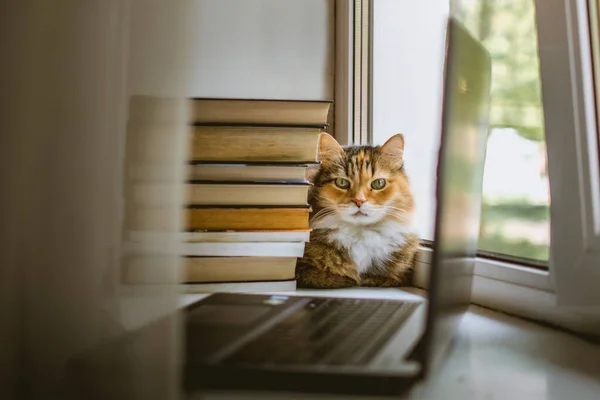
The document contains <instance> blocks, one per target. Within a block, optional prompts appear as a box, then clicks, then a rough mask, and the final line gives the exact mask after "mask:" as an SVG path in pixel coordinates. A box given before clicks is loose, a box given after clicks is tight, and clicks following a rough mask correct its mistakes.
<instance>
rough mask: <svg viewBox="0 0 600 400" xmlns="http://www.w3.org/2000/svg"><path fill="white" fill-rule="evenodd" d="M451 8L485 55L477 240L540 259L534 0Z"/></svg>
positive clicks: (541, 184) (545, 206) (472, 1)
mask: <svg viewBox="0 0 600 400" xmlns="http://www.w3.org/2000/svg"><path fill="white" fill-rule="evenodd" d="M457 11H458V14H459V16H460V19H461V20H462V22H463V23H464V24H465V25H466V26H467V27H468V28H469V29H470V30H471V33H472V34H473V35H474V36H475V37H477V38H479V39H480V40H481V41H482V42H483V44H484V46H485V47H486V48H487V50H488V51H489V52H490V55H491V57H492V99H491V101H492V104H491V116H490V117H491V129H490V133H489V139H488V147H487V158H486V166H485V174H484V184H483V209H482V220H481V232H480V242H479V247H480V249H481V250H483V251H486V252H493V253H499V254H505V255H509V256H513V257H521V258H529V259H535V260H541V261H547V260H548V249H549V241H550V224H549V219H550V213H549V202H550V198H549V187H548V176H547V171H546V152H545V143H544V125H543V108H542V100H541V90H540V86H541V83H540V74H539V59H538V53H537V34H536V28H535V14H534V4H533V0H494V1H479V0H462V1H460V5H459V7H458V10H457Z"/></svg>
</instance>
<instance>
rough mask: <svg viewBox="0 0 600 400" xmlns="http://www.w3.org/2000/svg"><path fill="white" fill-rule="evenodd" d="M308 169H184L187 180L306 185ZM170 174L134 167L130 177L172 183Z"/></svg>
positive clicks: (212, 166) (207, 166)
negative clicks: (272, 182) (295, 183)
mask: <svg viewBox="0 0 600 400" xmlns="http://www.w3.org/2000/svg"><path fill="white" fill-rule="evenodd" d="M307 168H308V167H307V166H306V165H281V164H280V165H273V164H271V165H268V164H265V165H248V164H198V165H186V166H185V179H186V180H212V181H239V182H256V181H266V182H271V181H274V182H295V181H298V182H304V181H306V180H307V177H306V170H307ZM170 171H171V170H169V169H168V168H165V167H164V166H163V165H161V164H152V163H131V164H129V166H128V173H129V177H130V178H132V179H141V180H146V181H167V182H168V181H169V180H172V179H173V177H172V175H170V173H171V172H170Z"/></svg>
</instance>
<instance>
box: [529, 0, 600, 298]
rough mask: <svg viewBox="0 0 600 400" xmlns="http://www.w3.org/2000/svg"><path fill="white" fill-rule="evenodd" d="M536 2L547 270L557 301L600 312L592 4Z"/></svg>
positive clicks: (599, 191)
mask: <svg viewBox="0 0 600 400" xmlns="http://www.w3.org/2000/svg"><path fill="white" fill-rule="evenodd" d="M535 5H536V22H537V29H538V43H539V54H540V75H541V78H542V101H543V104H544V110H545V113H544V114H545V115H544V119H545V127H546V146H547V151H548V176H549V179H550V194H551V199H552V201H551V205H550V215H551V226H552V229H551V236H550V238H551V239H550V242H551V245H550V263H549V264H550V265H549V267H550V276H551V278H552V281H553V286H554V289H555V291H556V294H557V305H561V306H571V307H572V306H576V307H588V308H590V307H592V308H596V309H598V310H600V291H598V290H597V288H596V287H595V282H598V280H599V279H600V189H599V188H600V181H599V175H600V163H599V162H598V130H597V126H596V107H595V99H594V96H595V94H594V84H593V75H592V74H593V72H592V58H591V43H590V30H589V25H588V4H587V0H545V1H542V0H536V2H535ZM556 77H561V79H556ZM586 88H588V90H586ZM589 88H591V89H592V90H589ZM565 104H567V105H568V104H570V105H571V106H570V107H569V106H567V107H565ZM565 132H567V133H572V134H565ZM566 193H576V194H578V195H575V196H568V195H565V194H566Z"/></svg>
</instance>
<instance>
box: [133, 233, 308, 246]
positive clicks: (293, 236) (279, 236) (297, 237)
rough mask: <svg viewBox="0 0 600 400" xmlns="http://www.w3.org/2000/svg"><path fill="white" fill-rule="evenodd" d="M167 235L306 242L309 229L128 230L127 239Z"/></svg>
mask: <svg viewBox="0 0 600 400" xmlns="http://www.w3.org/2000/svg"><path fill="white" fill-rule="evenodd" d="M169 235H173V237H171V238H170V239H171V240H177V241H180V242H218V243H222V242H225V243H229V242H288V243H289V242H308V241H309V240H310V230H299V231H229V232H225V231H206V232H177V233H172V234H168V233H164V232H152V231H133V232H130V233H129V235H128V237H129V240H131V241H134V242H138V241H141V242H145V241H149V242H157V241H166V240H167V238H168V236H169Z"/></svg>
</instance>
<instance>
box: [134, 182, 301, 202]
mask: <svg viewBox="0 0 600 400" xmlns="http://www.w3.org/2000/svg"><path fill="white" fill-rule="evenodd" d="M309 186H310V184H309V183H308V182H291V183H279V182H271V183H268V182H261V183H253V182H213V181H188V182H187V183H186V184H184V202H185V203H186V204H187V205H213V206H220V205H231V206H241V205H243V206H305V205H308V203H307V197H308V189H309ZM178 188H179V186H178V185H176V184H161V183H137V184H135V185H134V186H133V191H132V196H133V201H134V202H136V203H137V204H147V205H164V204H169V202H170V201H172V198H173V193H174V192H175V191H176V190H178Z"/></svg>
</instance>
